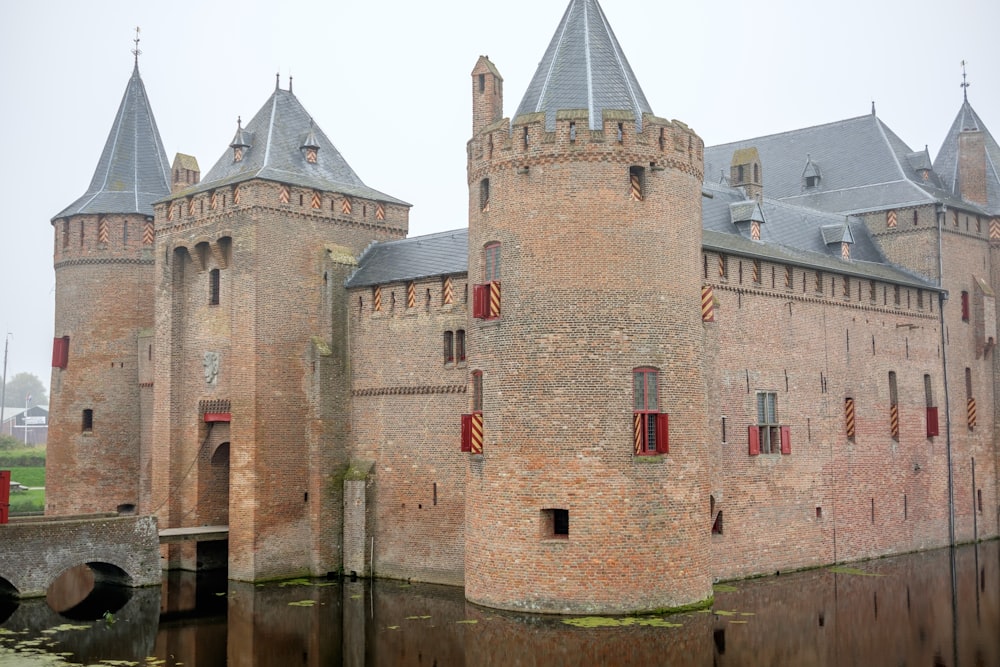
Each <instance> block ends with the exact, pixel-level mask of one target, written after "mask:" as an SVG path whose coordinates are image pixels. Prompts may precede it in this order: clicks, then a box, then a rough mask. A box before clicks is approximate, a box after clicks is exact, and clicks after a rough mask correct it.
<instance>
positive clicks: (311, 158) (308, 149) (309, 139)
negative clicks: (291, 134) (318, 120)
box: [299, 118, 319, 164]
mask: <svg viewBox="0 0 1000 667" xmlns="http://www.w3.org/2000/svg"><path fill="white" fill-rule="evenodd" d="M299 148H300V149H301V150H302V154H303V155H304V156H305V158H306V162H308V163H309V164H316V163H317V162H318V161H319V142H318V141H317V140H316V130H315V127H314V126H313V121H312V118H310V119H309V134H308V135H306V138H305V140H303V142H302V145H301V146H300V147H299Z"/></svg>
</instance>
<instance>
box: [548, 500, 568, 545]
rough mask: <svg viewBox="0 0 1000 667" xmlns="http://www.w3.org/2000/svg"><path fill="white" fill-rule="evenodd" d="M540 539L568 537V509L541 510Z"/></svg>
mask: <svg viewBox="0 0 1000 667" xmlns="http://www.w3.org/2000/svg"><path fill="white" fill-rule="evenodd" d="M541 519H542V530H541V534H542V539H549V540H551V539H566V538H567V537H569V510H567V509H555V508H553V509H543V510H542V516H541Z"/></svg>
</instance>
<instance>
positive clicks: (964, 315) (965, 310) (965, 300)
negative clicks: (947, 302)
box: [962, 290, 969, 322]
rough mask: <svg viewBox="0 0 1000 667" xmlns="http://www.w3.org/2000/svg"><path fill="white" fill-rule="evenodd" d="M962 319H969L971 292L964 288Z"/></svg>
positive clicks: (965, 320)
mask: <svg viewBox="0 0 1000 667" xmlns="http://www.w3.org/2000/svg"><path fill="white" fill-rule="evenodd" d="M962 321H963V322H968V321H969V293H968V292H967V291H965V290H962Z"/></svg>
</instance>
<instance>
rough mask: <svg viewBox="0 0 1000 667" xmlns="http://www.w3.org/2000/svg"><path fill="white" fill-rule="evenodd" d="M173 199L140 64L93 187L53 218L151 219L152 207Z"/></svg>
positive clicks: (116, 119)
mask: <svg viewBox="0 0 1000 667" xmlns="http://www.w3.org/2000/svg"><path fill="white" fill-rule="evenodd" d="M169 193H170V163H169V162H167V153H166V151H165V150H164V149H163V141H162V140H161V139H160V132H159V130H157V129H156V120H155V119H154V118H153V109H152V108H151V107H150V106H149V98H148V97H146V87H145V86H144V85H143V84H142V78H141V77H140V76H139V65H138V63H136V66H135V68H134V69H133V70H132V78H131V79H129V82H128V86H127V87H126V88H125V95H124V96H123V97H122V102H121V104H120V105H119V106H118V115H116V116H115V122H114V124H113V125H112V126H111V132H110V133H109V134H108V141H107V143H105V144H104V152H103V153H101V160H100V161H99V162H98V163H97V169H96V170H94V177H93V179H92V180H91V181H90V187H89V188H87V192H86V193H85V194H84V195H83V196H82V197H80V198H79V199H77V200H76V201H75V202H73V203H72V204H70V205H69V206H67V207H66V208H65V209H63V210H62V211H61V212H59V214H58V215H56V216H55V217H56V218H64V217H66V216H70V215H80V214H104V213H141V214H144V215H150V216H151V215H153V202H154V201H156V200H158V199H162V198H163V197H164V196H165V195H167V194H169Z"/></svg>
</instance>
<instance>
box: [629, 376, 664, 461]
mask: <svg viewBox="0 0 1000 667" xmlns="http://www.w3.org/2000/svg"><path fill="white" fill-rule="evenodd" d="M658 376H659V373H658V372H657V370H656V369H655V368H637V369H635V370H634V371H632V396H633V399H632V424H633V443H634V444H633V451H634V453H635V455H636V456H649V455H652V454H666V453H668V452H669V444H668V442H669V441H668V424H667V415H666V414H665V413H662V412H660V407H659V396H658V388H657V380H658Z"/></svg>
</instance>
